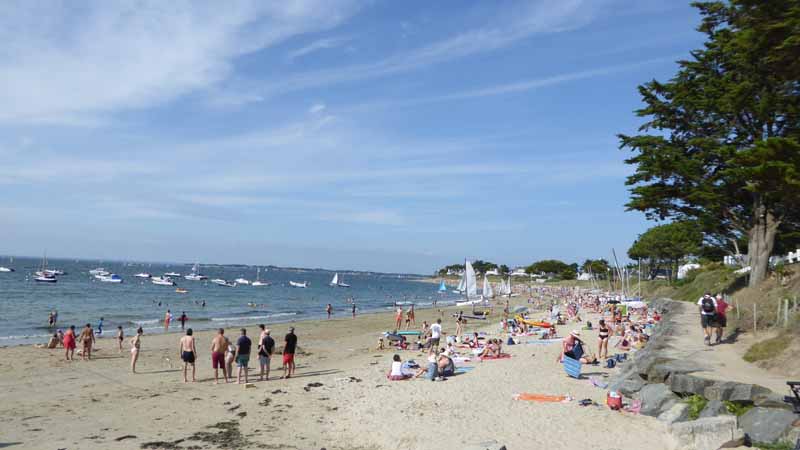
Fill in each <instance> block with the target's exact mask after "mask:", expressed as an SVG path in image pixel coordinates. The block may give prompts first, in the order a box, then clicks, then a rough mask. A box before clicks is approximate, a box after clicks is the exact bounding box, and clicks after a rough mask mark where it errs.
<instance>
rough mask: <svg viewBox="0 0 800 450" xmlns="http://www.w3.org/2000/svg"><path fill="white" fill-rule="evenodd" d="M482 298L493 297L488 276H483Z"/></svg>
mask: <svg viewBox="0 0 800 450" xmlns="http://www.w3.org/2000/svg"><path fill="white" fill-rule="evenodd" d="M483 298H484V299H487V300H488V299H490V298H494V290H493V289H492V284H491V283H489V276H488V275H484V276H483Z"/></svg>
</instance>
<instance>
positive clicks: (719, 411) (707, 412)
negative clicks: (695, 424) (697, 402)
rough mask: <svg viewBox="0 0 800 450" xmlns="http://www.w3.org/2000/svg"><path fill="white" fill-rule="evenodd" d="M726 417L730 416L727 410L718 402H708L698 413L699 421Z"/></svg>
mask: <svg viewBox="0 0 800 450" xmlns="http://www.w3.org/2000/svg"><path fill="white" fill-rule="evenodd" d="M727 415H730V413H729V412H728V408H726V407H725V404H724V403H722V402H721V401H719V400H709V401H708V403H706V407H705V408H703V410H702V411H700V419H704V418H706V417H717V416H727Z"/></svg>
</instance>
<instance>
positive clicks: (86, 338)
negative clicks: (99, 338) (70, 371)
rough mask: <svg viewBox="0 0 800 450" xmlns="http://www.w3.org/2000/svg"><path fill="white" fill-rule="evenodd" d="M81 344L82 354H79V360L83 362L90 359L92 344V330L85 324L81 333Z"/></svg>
mask: <svg viewBox="0 0 800 450" xmlns="http://www.w3.org/2000/svg"><path fill="white" fill-rule="evenodd" d="M80 340H81V342H82V343H83V353H81V358H82V359H83V360H84V361H88V360H90V359H92V344H94V330H93V329H92V326H91V325H90V324H88V323H87V324H86V326H85V327H84V328H83V331H81V337H80Z"/></svg>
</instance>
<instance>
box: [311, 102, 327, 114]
mask: <svg viewBox="0 0 800 450" xmlns="http://www.w3.org/2000/svg"><path fill="white" fill-rule="evenodd" d="M324 110H325V104H324V103H315V104H313V105H311V108H308V112H309V113H311V114H319V113H321V112H322V111H324Z"/></svg>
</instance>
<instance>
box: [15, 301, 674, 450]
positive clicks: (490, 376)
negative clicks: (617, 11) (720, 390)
mask: <svg viewBox="0 0 800 450" xmlns="http://www.w3.org/2000/svg"><path fill="white" fill-rule="evenodd" d="M513 300H515V301H512V306H513V304H514V303H520V302H524V300H519V299H513ZM451 311H452V309H451V310H450V311H445V312H444V313H443V315H444V330H445V332H446V333H448V332H450V333H452V332H453V331H454V330H455V323H454V320H453V319H452V318H451V317H450V312H451ZM439 315H440V313H439V312H437V311H436V310H418V311H417V324H418V325H420V324H421V323H422V321H423V320H428V321H429V322H430V321H432V320H433V319H435V318H436V317H439ZM492 318H493V319H494V320H492V321H491V323H488V324H487V323H486V322H483V321H471V322H470V323H469V324H468V326H467V327H466V331H472V330H477V329H480V327H481V326H482V327H483V328H485V329H486V331H491V332H492V333H495V334H496V333H497V331H498V329H499V325H498V322H499V320H500V316H499V315H498V314H495V315H494V316H492ZM593 319H594V320H593V322H596V318H593ZM392 323H393V317H392V314H391V313H382V314H371V315H362V316H359V317H358V318H357V319H355V320H353V319H351V318H350V317H349V316H348V317H346V318H337V319H335V320H330V321H326V320H322V321H306V322H297V323H295V324H293V325H295V326H296V327H297V334H298V337H299V347H300V349H301V350H302V351H303V352H304V353H305V354H301V355H298V357H297V362H298V367H297V372H298V373H297V377H296V378H293V379H291V380H280V379H278V377H279V376H280V375H281V373H280V371H279V370H275V369H279V368H280V356H279V355H276V356H274V357H273V359H272V364H273V372H272V376H271V379H270V380H269V381H268V382H258V381H256V382H255V383H254V385H255V386H254V387H252V388H243V387H242V386H240V385H236V384H229V385H214V384H213V372H212V370H211V362H210V356H209V352H208V346H209V345H210V340H211V336H212V334H211V332H200V333H196V334H195V336H196V337H197V340H198V351H199V361H198V379H199V382H198V383H189V384H184V383H183V380H182V375H181V369H180V368H181V367H182V364H181V363H180V360H179V358H178V339H179V338H180V334H177V333H172V334H166V335H153V336H147V335H146V336H144V338H143V341H142V353H141V358H140V361H139V365H138V368H137V369H138V370H139V371H140V372H141V373H138V374H135V375H134V374H131V373H130V370H129V356H130V353H129V351H128V349H127V345H126V348H125V350H124V351H123V353H122V354H121V355H120V354H118V353H117V350H116V349H115V348H114V346H115V344H116V342H115V341H114V340H113V339H109V338H106V339H101V340H99V345H98V347H99V351H98V352H97V353H96V359H94V360H93V361H91V362H83V361H74V362H67V361H64V355H63V350H62V349H58V350H45V349H37V348H33V347H31V346H20V347H10V348H2V349H0V392H2V396H1V397H0V398H2V400H1V401H0V417H2V422H0V448H13V449H53V450H55V449H69V450H72V449H139V448H153V449H177V448H182V449H200V448H210V449H213V448H219V449H234V448H253V449H258V448H266V449H284V448H287V449H291V448H298V449H315V450H318V449H320V448H327V449H329V450H331V449H458V448H461V449H466V448H472V446H474V445H478V444H481V443H485V442H490V441H496V442H499V443H501V444H504V445H506V446H507V447H508V449H509V450H517V449H534V448H547V449H549V450H556V449H589V448H591V449H593V450H604V449H620V450H622V449H631V450H633V449H637V450H638V449H641V448H646V449H648V450H660V449H666V448H669V438H668V437H667V436H666V434H665V427H664V426H663V425H662V424H661V423H660V422H658V421H657V420H656V419H653V418H651V417H645V416H636V415H631V414H629V413H620V412H614V411H611V410H609V409H608V408H606V407H605V406H590V407H581V406H579V405H578V404H577V401H572V402H570V403H566V404H544V403H531V402H523V401H515V400H513V399H512V397H513V395H514V394H516V393H520V392H532V393H542V394H556V395H566V394H569V395H571V396H573V397H574V398H575V399H576V400H578V399H582V398H591V399H593V400H595V401H596V402H598V403H601V404H604V401H605V394H606V391H605V390H603V389H599V388H596V387H593V386H592V385H591V384H590V383H589V381H587V380H575V379H571V378H568V377H567V376H566V375H565V374H564V372H563V370H562V368H561V366H560V364H557V363H556V357H557V355H558V353H559V350H560V343H552V344H547V345H535V344H529V345H516V346H508V347H505V348H506V351H508V352H509V353H511V354H512V355H513V357H512V358H511V359H506V360H497V361H486V362H483V363H480V362H472V363H467V365H470V366H474V367H475V368H474V369H473V370H472V371H470V372H468V373H466V374H461V375H456V376H454V377H451V378H449V379H447V380H446V381H443V382H431V381H428V380H423V379H418V380H411V381H399V382H390V381H388V380H387V379H386V377H385V375H386V373H387V371H388V369H389V365H390V360H391V356H392V355H393V354H394V353H396V352H395V351H394V350H386V351H377V350H375V345H376V343H377V338H378V335H379V332H380V331H385V330H387V329H389V328H390V327H391V326H392ZM288 326H289V324H275V325H273V326H271V328H272V330H273V332H272V335H273V337H274V338H275V340H276V342H278V344H279V346H280V345H281V344H282V340H283V339H282V337H283V335H284V334H285V332H286V330H287V327H288ZM237 330H238V328H235V327H234V328H231V329H228V330H227V332H226V334H230V335H232V336H237V335H238V331H237ZM569 330H570V326H564V327H560V332H561V333H562V334H563V333H568V332H569ZM583 333H584V338H585V339H586V341H587V342H588V343H589V347H590V349H591V350H592V351H596V348H597V345H596V337H595V336H596V335H595V334H594V333H593V332H586V331H584V332H583ZM248 334H249V335H250V336H258V329H257V328H256V327H250V328H249V330H248ZM530 339H533V338H530ZM401 355H402V357H403V359H404V360H405V359H416V360H417V361H425V357H424V355H423V354H422V353H420V352H416V351H405V352H401ZM255 359H256V358H251V366H253V363H255V362H256V361H255ZM585 369H586V370H585V373H587V375H592V374H595V375H598V376H603V375H604V374H606V373H608V372H609V371H608V370H606V369H604V368H599V367H587V368H585ZM612 370H618V369H612ZM251 374H252V372H251ZM251 380H252V378H251ZM312 383H314V384H313V385H311V384H312Z"/></svg>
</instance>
